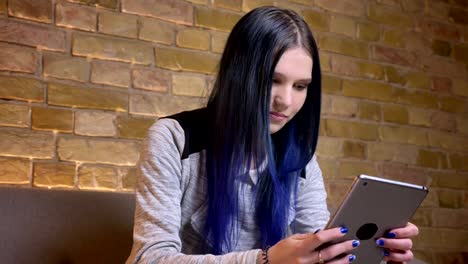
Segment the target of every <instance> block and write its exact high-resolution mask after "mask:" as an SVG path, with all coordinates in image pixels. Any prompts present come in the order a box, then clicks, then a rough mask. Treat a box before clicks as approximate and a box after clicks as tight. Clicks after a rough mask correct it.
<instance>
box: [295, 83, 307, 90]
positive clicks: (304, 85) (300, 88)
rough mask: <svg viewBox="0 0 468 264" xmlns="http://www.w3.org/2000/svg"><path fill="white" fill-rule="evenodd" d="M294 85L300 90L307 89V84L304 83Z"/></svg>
mask: <svg viewBox="0 0 468 264" xmlns="http://www.w3.org/2000/svg"><path fill="white" fill-rule="evenodd" d="M294 86H295V87H296V89H297V90H300V91H301V90H305V89H307V86H308V85H306V84H296V85H294Z"/></svg>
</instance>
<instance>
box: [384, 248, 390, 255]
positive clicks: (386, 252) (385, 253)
mask: <svg viewBox="0 0 468 264" xmlns="http://www.w3.org/2000/svg"><path fill="white" fill-rule="evenodd" d="M383 255H384V256H385V257H388V256H389V255H390V252H388V250H386V249H384V251H383Z"/></svg>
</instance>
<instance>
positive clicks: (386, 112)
mask: <svg viewBox="0 0 468 264" xmlns="http://www.w3.org/2000/svg"><path fill="white" fill-rule="evenodd" d="M382 113H383V119H384V121H386V122H392V123H399V124H408V109H407V108H406V107H404V106H401V105H394V104H385V105H383V107H382Z"/></svg>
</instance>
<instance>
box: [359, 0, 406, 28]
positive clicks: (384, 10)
mask: <svg viewBox="0 0 468 264" xmlns="http://www.w3.org/2000/svg"><path fill="white" fill-rule="evenodd" d="M368 17H369V20H371V21H374V22H377V23H382V24H387V25H391V26H395V27H402V28H405V27H411V26H413V21H412V19H411V17H410V16H407V15H405V14H404V13H402V12H401V11H400V10H398V9H396V8H389V7H385V6H381V5H376V4H371V5H370V6H369V9H368Z"/></svg>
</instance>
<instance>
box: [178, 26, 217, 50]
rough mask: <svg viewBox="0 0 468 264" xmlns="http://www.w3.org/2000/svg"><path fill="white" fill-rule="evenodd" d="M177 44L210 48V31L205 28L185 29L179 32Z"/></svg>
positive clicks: (190, 47) (195, 47)
mask: <svg viewBox="0 0 468 264" xmlns="http://www.w3.org/2000/svg"><path fill="white" fill-rule="evenodd" d="M176 44H177V46H179V47H183V48H189V49H199V50H209V49H210V33H208V31H204V30H197V29H183V30H179V32H178V33H177V38H176Z"/></svg>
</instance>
